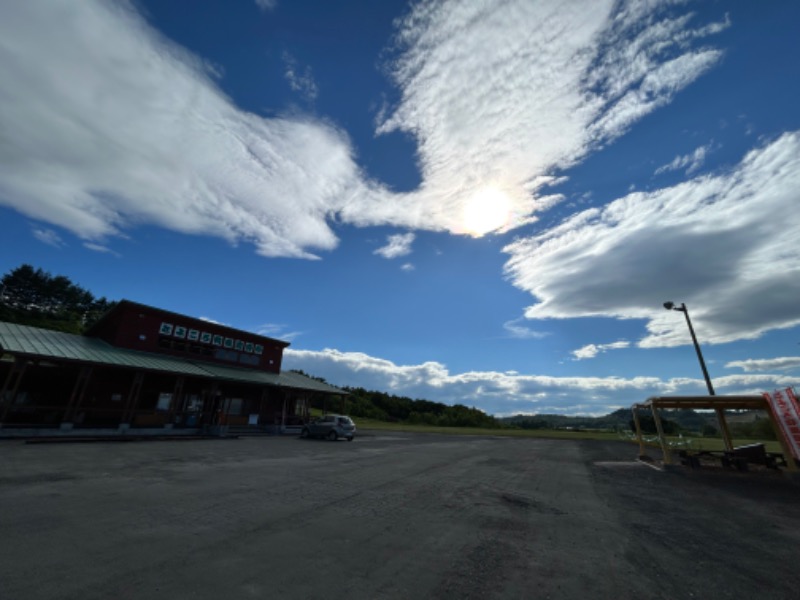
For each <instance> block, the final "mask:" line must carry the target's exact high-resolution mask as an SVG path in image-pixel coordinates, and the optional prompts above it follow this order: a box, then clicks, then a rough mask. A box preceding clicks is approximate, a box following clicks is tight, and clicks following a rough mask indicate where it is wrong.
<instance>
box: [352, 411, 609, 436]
mask: <svg viewBox="0 0 800 600" xmlns="http://www.w3.org/2000/svg"><path fill="white" fill-rule="evenodd" d="M354 420H355V422H356V427H358V429H360V430H362V429H367V430H378V431H396V432H413V433H438V434H444V435H489V436H504V437H525V438H550V439H563V440H606V441H608V440H614V441H618V440H620V439H621V438H620V436H619V434H617V433H615V432H608V431H569V430H563V429H557V430H554V429H489V428H483V427H434V426H432V425H412V424H408V423H388V422H386V421H376V420H374V419H363V418H360V417H359V418H355V419H354Z"/></svg>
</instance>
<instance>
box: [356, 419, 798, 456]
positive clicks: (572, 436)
mask: <svg viewBox="0 0 800 600" xmlns="http://www.w3.org/2000/svg"><path fill="white" fill-rule="evenodd" d="M356 426H357V427H358V429H359V430H362V431H363V430H368V431H369V430H372V431H395V432H403V431H407V432H414V433H437V434H443V435H488V436H507V437H526V438H548V439H562V440H603V441H615V440H616V441H622V442H627V443H631V444H637V441H636V438H635V437H629V436H628V435H627V434H622V433H618V432H614V431H591V430H575V431H571V430H567V429H485V428H478V427H433V426H430V425H412V424H407V423H388V422H386V421H376V420H373V419H363V418H358V419H356ZM667 440H668V442H669V443H670V447H671V448H672V449H674V450H680V449H686V450H724V449H725V444H724V443H723V441H722V439H721V438H712V437H699V436H698V437H668V438H667ZM753 443H758V440H752V439H747V440H745V439H734V440H733V445H734V447H736V446H745V445H748V444H753ZM764 443H765V444H766V447H767V452H781V451H782V450H781V447H780V444H778V442H776V441H774V440H770V441H765V442H764ZM645 445H646V446H648V447H651V448H656V449H660V447H661V446H660V444H659V441H658V438H657V437H655V436H645Z"/></svg>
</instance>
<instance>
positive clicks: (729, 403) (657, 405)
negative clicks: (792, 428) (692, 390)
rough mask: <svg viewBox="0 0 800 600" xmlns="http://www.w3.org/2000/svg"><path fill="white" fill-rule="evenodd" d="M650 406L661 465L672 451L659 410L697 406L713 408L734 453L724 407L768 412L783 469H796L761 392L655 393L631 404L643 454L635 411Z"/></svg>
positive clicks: (669, 457)
mask: <svg viewBox="0 0 800 600" xmlns="http://www.w3.org/2000/svg"><path fill="white" fill-rule="evenodd" d="M648 408H649V409H650V411H651V412H652V414H653V421H654V422H655V426H656V431H657V433H658V439H659V442H660V444H661V451H662V452H663V454H664V464H667V465H669V464H672V453H671V452H670V447H669V444H668V443H667V438H666V436H665V435H664V427H663V425H662V423H661V415H660V414H659V409H663V408H669V409H696V410H713V411H714V412H715V413H716V415H717V420H718V421H719V426H720V431H721V433H722V439H723V442H724V443H725V449H726V451H727V452H733V451H734V447H733V441H732V439H731V432H730V429H729V428H728V423H727V421H726V420H725V411H726V410H763V411H765V412H766V413H767V415H769V420H770V423H771V424H772V428H773V430H774V431H775V437H776V439H777V440H778V442H779V443H780V445H781V449H782V450H783V455H784V457H785V459H786V468H787V469H788V470H789V471H797V470H798V468H797V462H796V461H795V459H794V456H793V455H792V451H791V448H790V446H789V444H788V443H787V441H786V439H785V438H784V436H783V432H782V431H781V428H780V427H779V426H778V417H777V415H776V414H775V412H774V410H773V409H772V406H771V405H770V403H769V402H768V401H767V399H766V398H765V397H764V396H763V395H755V394H754V395H741V396H658V397H653V398H648V399H647V400H646V401H645V402H641V403H637V404H634V405H633V406H631V411H632V412H633V422H634V425H635V426H636V440H637V441H638V443H639V456H643V455H645V447H644V438H643V437H642V427H641V424H640V422H639V414H638V411H639V410H640V409H648Z"/></svg>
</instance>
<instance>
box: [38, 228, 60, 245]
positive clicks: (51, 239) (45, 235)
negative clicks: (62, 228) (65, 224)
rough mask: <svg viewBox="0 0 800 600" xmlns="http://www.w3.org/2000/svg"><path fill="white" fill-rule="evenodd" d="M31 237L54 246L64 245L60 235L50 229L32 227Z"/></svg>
mask: <svg viewBox="0 0 800 600" xmlns="http://www.w3.org/2000/svg"><path fill="white" fill-rule="evenodd" d="M33 237H35V238H36V239H37V240H39V241H40V242H42V243H43V244H47V245H48V246H53V247H54V248H61V247H62V246H63V245H64V240H62V239H61V236H59V235H58V234H57V233H56V232H55V231H53V230H52V229H44V228H41V227H34V228H33Z"/></svg>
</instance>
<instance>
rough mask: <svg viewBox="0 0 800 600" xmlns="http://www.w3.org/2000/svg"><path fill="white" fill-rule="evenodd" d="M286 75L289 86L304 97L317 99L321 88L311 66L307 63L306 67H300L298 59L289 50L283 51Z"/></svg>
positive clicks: (310, 99) (312, 99)
mask: <svg viewBox="0 0 800 600" xmlns="http://www.w3.org/2000/svg"><path fill="white" fill-rule="evenodd" d="M283 64H284V67H285V69H284V76H285V77H286V81H288V82H289V87H290V88H292V90H293V91H295V92H299V93H300V94H301V95H302V96H303V98H304V99H306V100H308V101H310V102H313V101H314V100H316V99H317V94H318V93H319V90H318V89H317V84H316V82H315V81H314V73H313V72H312V70H311V67H310V66H308V65H306V67H305V68H302V67H300V65H299V64H298V62H297V59H296V58H295V57H294V56H292V55H291V54H290V53H289V52H284V53H283Z"/></svg>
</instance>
